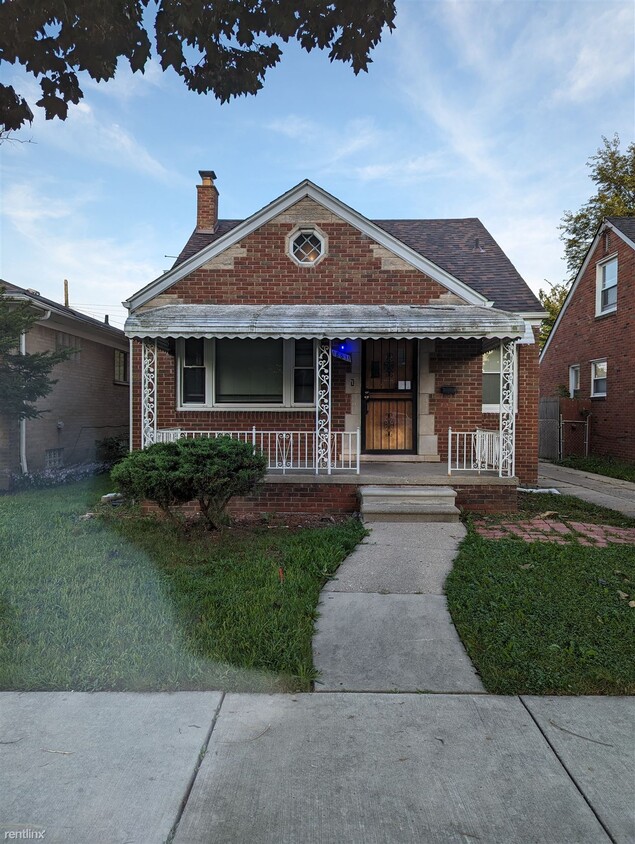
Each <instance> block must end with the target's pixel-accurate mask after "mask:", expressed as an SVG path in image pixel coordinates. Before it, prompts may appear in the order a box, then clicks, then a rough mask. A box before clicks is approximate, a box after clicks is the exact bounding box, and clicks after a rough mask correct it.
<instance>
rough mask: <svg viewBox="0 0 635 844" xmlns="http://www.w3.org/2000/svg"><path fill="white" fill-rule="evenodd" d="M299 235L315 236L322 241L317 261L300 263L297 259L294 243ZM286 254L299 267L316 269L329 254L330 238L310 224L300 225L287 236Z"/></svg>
mask: <svg viewBox="0 0 635 844" xmlns="http://www.w3.org/2000/svg"><path fill="white" fill-rule="evenodd" d="M299 234H306V235H314V236H315V237H316V238H317V239H318V240H319V241H320V245H321V251H320V254H319V255H318V257H317V258H316V259H315V261H300V260H299V259H298V258H296V256H295V254H294V251H293V242H294V241H295V239H296V238H297V236H298V235H299ZM286 252H287V255H288V256H289V258H291V260H292V261H293V263H294V264H296V265H297V266H298V267H304V268H305V269H309V268H311V267H316V266H317V265H318V264H319V263H320V262H321V261H323V260H324V259H325V258H326V256H327V254H328V237H327V236H326V234H325V233H324V232H323V231H322V230H321V229H320V228H318V227H317V226H314V225H312V224H310V223H306V224H300V225H298V226H295V227H294V228H293V229H292V230H291V231H290V232H289V234H288V235H287V237H286Z"/></svg>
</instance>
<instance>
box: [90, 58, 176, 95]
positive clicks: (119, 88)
mask: <svg viewBox="0 0 635 844" xmlns="http://www.w3.org/2000/svg"><path fill="white" fill-rule="evenodd" d="M165 85H166V82H165V76H164V72H163V71H162V70H161V65H160V64H159V62H158V60H157V59H156V58H153V59H150V61H149V62H148V63H147V64H146V66H145V69H144V72H143V73H141V71H137V72H136V73H133V72H132V70H131V69H130V65H129V64H128V63H127V62H126V61H123V60H122V61H120V62H119V65H118V67H117V72H116V74H115V76H114V77H113V78H112V79H108V80H105V81H103V82H95V80H94V79H90V78H89V79H87V80H86V81H85V82H83V87H84V93H86V92H87V91H96V92H98V93H99V94H103V95H104V96H106V97H110V98H111V99H114V100H117V101H118V102H120V103H128V102H130V101H131V100H134V99H139V98H140V97H145V96H148V95H149V94H151V93H152V92H153V91H156V90H157V89H161V88H165Z"/></svg>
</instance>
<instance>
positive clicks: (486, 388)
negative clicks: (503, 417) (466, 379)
mask: <svg viewBox="0 0 635 844" xmlns="http://www.w3.org/2000/svg"><path fill="white" fill-rule="evenodd" d="M500 391H501V350H500V346H496V347H495V348H493V349H490V350H489V351H488V352H483V387H482V403H483V406H482V408H481V409H482V412H483V413H499V411H500ZM514 407H515V408H516V409H517V408H518V356H516V371H515V376H514Z"/></svg>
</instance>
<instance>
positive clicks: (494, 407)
mask: <svg viewBox="0 0 635 844" xmlns="http://www.w3.org/2000/svg"><path fill="white" fill-rule="evenodd" d="M517 348H518V347H517ZM494 349H498V350H499V352H500V346H494V347H493V348H492V349H488V351H493V350H494ZM518 358H519V355H518V354H516V360H515V364H514V413H518ZM500 367H501V361H500V360H499V370H498V379H499V380H498V384H499V392H500V378H501V370H500ZM491 374H493V373H490V375H491ZM482 376H483V355H481V378H482ZM482 383H483V382H482V380H481V385H482ZM481 391H482V386H481ZM481 397H482V392H481ZM481 413H500V402H497V403H496V404H483V403H481Z"/></svg>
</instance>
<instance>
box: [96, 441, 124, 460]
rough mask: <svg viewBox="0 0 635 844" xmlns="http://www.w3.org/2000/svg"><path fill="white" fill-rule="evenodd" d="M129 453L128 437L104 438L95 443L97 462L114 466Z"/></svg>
mask: <svg viewBox="0 0 635 844" xmlns="http://www.w3.org/2000/svg"><path fill="white" fill-rule="evenodd" d="M129 453H130V447H129V440H128V437H104V439H103V440H99V442H98V443H97V460H99V462H100V463H106V464H107V465H108V466H114V465H115V464H116V463H119V462H121V461H122V460H123V459H124V457H127V456H128V454H129Z"/></svg>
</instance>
